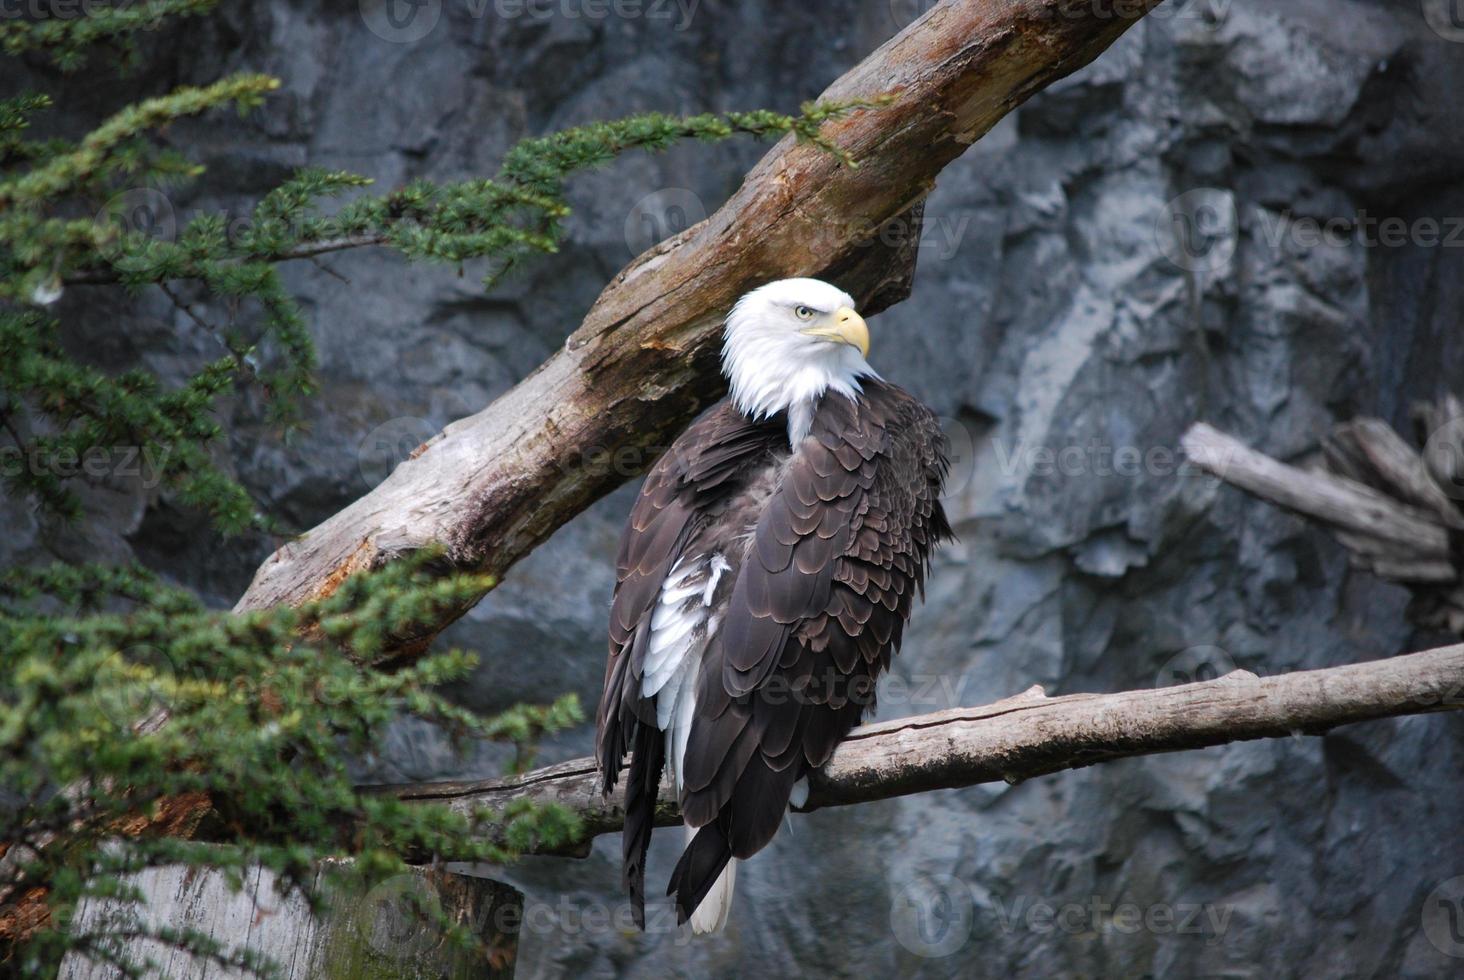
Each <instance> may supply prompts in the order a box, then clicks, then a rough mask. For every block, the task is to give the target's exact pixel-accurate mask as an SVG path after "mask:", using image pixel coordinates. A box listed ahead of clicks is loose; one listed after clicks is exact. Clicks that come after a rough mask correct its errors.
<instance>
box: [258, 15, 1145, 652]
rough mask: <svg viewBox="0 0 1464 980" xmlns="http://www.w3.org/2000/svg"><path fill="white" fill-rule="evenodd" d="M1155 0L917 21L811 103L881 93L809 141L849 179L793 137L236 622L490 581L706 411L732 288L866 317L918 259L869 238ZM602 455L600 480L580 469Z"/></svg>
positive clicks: (422, 634)
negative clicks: (419, 573)
mask: <svg viewBox="0 0 1464 980" xmlns="http://www.w3.org/2000/svg"><path fill="white" fill-rule="evenodd" d="M1158 2H1159V0H1141V2H1136V3H1133V4H1129V5H1127V6H1126V7H1125V8H1124V10H1123V11H1120V10H1118V9H1117V8H1116V7H1110V6H1109V5H1104V4H1074V3H1072V2H1071V0H1012V2H1006V3H1000V4H993V3H985V2H980V0H946V2H944V3H941V4H939V5H937V6H935V7H933V8H932V9H931V10H930V11H928V12H927V13H926V14H925V15H924V16H923V17H921V18H920V19H919V20H917V21H915V22H914V23H913V24H911V25H910V26H909V27H907V28H906V29H905V30H904V31H902V32H901V33H900V34H899V35H897V36H896V37H894V38H893V39H891V40H890V41H889V42H887V43H886V44H884V45H883V46H882V47H881V48H880V49H879V50H877V51H875V52H874V53H873V54H871V55H870V56H869V57H868V58H866V59H865V60H864V61H863V62H862V63H861V64H859V65H858V66H856V67H855V68H854V69H852V70H851V71H850V72H849V73H848V74H846V75H844V76H843V77H842V78H840V79H839V80H838V81H836V82H835V83H834V84H833V85H831V86H830V87H829V88H828V90H827V91H825V92H824V94H823V98H824V99H827V100H838V101H847V100H868V99H874V98H876V97H879V96H882V95H886V94H888V95H890V96H891V101H890V102H889V103H888V104H887V105H884V106H882V107H880V108H878V109H872V110H865V111H860V112H856V113H854V114H852V115H851V116H849V117H847V118H844V119H840V120H837V121H834V122H831V123H829V124H828V125H827V126H826V127H825V130H824V135H825V136H827V137H828V138H829V139H831V140H832V141H834V142H835V143H837V144H838V145H839V146H840V147H842V148H843V149H844V150H846V151H848V152H849V153H850V154H852V156H853V158H854V159H855V160H856V161H857V162H858V167H857V169H851V168H849V167H846V166H844V165H842V164H841V163H840V162H839V160H838V159H837V158H836V157H835V156H833V155H832V154H829V153H827V152H824V151H822V150H820V149H818V148H816V147H812V146H807V145H800V144H798V143H797V142H795V141H794V140H792V139H791V138H789V139H785V140H783V141H782V142H780V143H779V144H778V145H777V146H775V147H774V148H773V149H772V150H771V151H770V152H769V153H768V154H767V155H766V156H765V157H764V158H763V160H762V161H761V162H760V163H759V164H758V165H757V166H756V167H755V168H754V169H753V170H752V172H751V173H749V174H748V176H747V178H746V180H745V181H744V182H743V184H742V187H741V189H739V190H738V191H737V193H736V194H734V195H733V196H732V198H731V200H729V201H728V202H727V203H726V204H725V205H724V206H723V207H722V208H720V209H719V210H718V211H717V212H716V213H715V214H713V215H712V216H711V217H710V218H708V219H707V220H706V221H704V222H702V223H700V224H698V225H696V226H695V227H692V228H690V229H688V230H687V231H685V232H683V233H682V234H680V235H677V236H676V237H674V238H672V239H670V240H668V241H666V242H663V243H661V244H660V245H658V246H656V247H654V248H652V249H651V250H650V251H648V252H646V253H645V254H644V255H642V256H640V257H639V258H638V259H636V260H635V261H633V262H632V263H631V264H630V265H629V266H627V267H626V269H625V270H624V271H622V272H621V273H620V274H619V275H618V276H616V277H615V279H614V281H613V282H611V283H610V285H609V286H607V287H606V289H605V291H604V292H603V293H601V295H600V297H599V299H598V300H597V301H596V303H595V304H594V306H593V307H592V308H591V309H590V311H589V312H588V314H587V315H586V316H585V319H584V322H583V324H581V326H580V327H579V329H577V330H575V331H574V333H573V334H571V335H570V337H569V339H568V340H567V341H566V342H565V345H564V349H563V350H562V351H560V352H559V353H557V354H556V355H555V356H554V357H552V358H550V359H549V361H547V362H546V363H545V364H543V365H542V366H540V368H539V369H538V370H537V371H535V372H534V373H533V374H532V375H531V376H530V377H528V378H527V379H526V380H524V381H523V382H522V383H521V384H519V385H518V386H517V387H516V388H514V389H513V390H511V391H510V392H508V393H507V394H505V395H504V396H503V397H501V398H499V399H498V400H497V401H496V402H494V403H493V404H492V405H490V406H489V407H488V408H486V409H485V410H483V411H482V412H480V413H478V414H477V415H474V416H471V417H469V418H466V419H462V420H460V421H458V422H454V423H453V424H451V425H449V426H448V427H447V428H446V429H445V430H443V432H442V433H440V434H439V435H437V436H435V437H433V438H432V439H430V440H428V442H427V443H426V444H425V445H423V446H422V447H420V448H419V449H418V451H417V452H416V453H414V454H413V458H411V459H410V460H407V461H406V462H403V463H402V464H401V465H399V466H398V467H397V468H396V470H395V471H394V472H393V473H392V475H391V476H390V477H389V478H388V479H387V480H386V481H384V482H383V483H382V484H381V485H380V486H378V487H377V488H376V489H375V490H373V491H372V492H371V493H369V494H367V495H366V496H365V497H363V498H361V499H360V500H358V501H357V502H356V503H354V504H352V505H351V506H349V507H347V508H346V509H345V510H343V511H341V512H340V513H338V514H336V515H335V516H333V517H331V518H330V519H328V520H327V521H325V522H324V523H323V524H321V525H319V526H318V527H316V528H315V529H313V530H311V531H309V532H308V533H306V534H305V535H303V536H302V537H300V538H298V539H296V540H294V541H291V542H290V543H289V544H287V545H285V546H284V547H282V548H281V549H280V550H279V551H277V552H276V553H275V554H274V555H273V556H271V557H270V558H269V559H268V560H267V561H266V562H265V563H264V565H262V566H261V567H260V569H259V571H258V572H257V574H256V575H255V578H254V582H253V584H251V585H250V587H249V590H248V591H247V592H246V593H245V594H244V596H243V597H242V598H241V599H240V600H239V603H238V605H237V606H236V607H235V608H236V610H237V611H240V612H245V611H248V610H254V609H262V608H265V607H268V606H272V605H275V604H280V603H287V604H298V603H301V602H304V601H307V600H309V599H311V598H315V597H319V596H322V595H327V594H329V593H330V592H331V591H332V590H333V589H334V588H335V587H336V586H337V585H338V584H339V582H340V581H341V580H342V579H343V578H344V577H345V576H347V575H348V574H350V573H351V572H354V571H357V570H360V569H365V568H372V567H378V566H381V565H383V564H385V563H388V562H390V561H392V560H394V559H397V558H400V557H403V556H407V555H411V554H413V553H416V552H418V551H420V550H422V549H424V548H428V547H440V548H444V549H445V558H444V560H443V561H442V563H441V565H440V569H441V571H443V572H444V573H446V572H450V571H453V570H473V571H477V572H484V573H488V574H490V575H500V574H501V573H502V572H504V571H505V570H506V569H508V568H509V567H510V566H512V565H513V564H514V563H515V562H516V561H518V560H519V559H520V558H522V557H523V556H524V555H525V554H527V553H528V552H529V551H530V550H531V549H532V548H533V547H534V546H535V545H537V544H538V543H539V542H540V541H542V540H544V539H545V538H546V537H547V536H548V535H549V534H550V533H551V532H553V531H554V530H555V529H556V528H557V527H559V526H560V525H561V524H563V523H564V522H565V521H567V520H568V519H569V518H571V517H573V516H574V515H575V514H577V513H579V512H580V511H581V510H582V509H584V508H585V507H586V506H588V505H589V504H590V503H591V502H593V501H594V500H596V499H598V498H599V497H600V496H602V495H603V494H605V493H607V492H609V491H610V490H612V489H614V488H615V487H616V486H618V485H619V484H620V483H622V482H623V481H625V480H626V479H629V478H630V477H632V476H634V475H636V474H637V473H639V472H641V471H642V470H644V469H645V468H646V467H647V466H648V465H649V464H650V463H651V462H652V461H653V460H654V458H655V456H656V455H657V453H658V447H663V446H666V445H669V443H670V441H671V440H672V439H673V438H674V437H675V436H676V434H677V433H678V431H679V430H680V429H681V428H682V427H683V426H684V425H685V424H686V423H687V422H688V421H689V420H690V419H691V418H692V417H693V416H695V414H696V413H697V412H698V411H700V410H701V409H702V408H703V407H705V406H706V405H707V404H709V403H710V402H711V401H713V400H715V399H717V398H720V397H721V395H722V393H723V392H724V391H725V383H724V382H723V381H722V379H721V376H720V373H719V371H718V364H717V358H716V349H717V339H718V334H719V331H720V325H721V320H722V318H723V316H724V315H725V313H726V311H727V309H728V308H729V306H730V305H731V303H732V302H733V301H734V300H735V299H736V297H737V296H738V295H739V294H741V293H742V292H744V291H745V290H747V289H748V288H749V287H752V286H754V285H756V284H758V283H761V282H765V281H767V280H770V279H776V278H780V277H783V276H795V275H818V276H824V277H826V278H829V279H832V280H833V281H835V282H837V283H839V284H840V285H842V286H843V287H845V288H846V289H847V290H848V291H849V292H850V293H851V294H853V295H854V296H856V297H857V298H858V299H859V300H860V301H861V303H862V304H863V306H864V307H865V308H866V309H867V310H871V311H875V310H878V309H881V308H884V307H886V306H888V305H890V304H891V303H893V302H895V301H896V300H898V299H900V298H903V296H904V295H905V294H906V293H907V292H908V289H909V282H910V278H911V275H912V272H913V268H914V259H915V251H916V244H917V243H916V242H914V241H910V240H909V238H910V236H909V235H905V236H904V238H905V239H906V241H904V242H903V243H897V244H896V245H895V246H893V247H890V246H888V245H887V244H883V243H882V242H881V239H882V237H883V236H880V235H879V234H877V231H878V229H880V228H881V227H882V226H884V225H885V224H886V223H887V222H889V221H890V220H891V219H894V218H896V217H898V216H900V215H902V214H904V213H906V212H908V211H909V210H910V209H911V208H912V206H915V205H917V204H918V203H919V202H921V201H922V200H923V199H924V197H925V195H926V194H927V193H928V192H929V191H930V189H931V187H932V186H933V185H934V181H935V178H936V175H937V174H939V173H940V171H941V170H942V169H943V168H944V167H945V166H946V164H948V163H950V162H951V161H952V160H954V159H955V158H956V157H958V156H959V155H960V154H961V153H962V152H963V151H964V150H965V149H966V147H968V146H970V145H971V144H972V143H973V142H975V141H976V139H977V138H979V137H980V136H981V135H982V134H983V133H985V132H986V131H987V130H989V129H990V128H991V127H992V125H994V124H995V123H996V121H997V120H999V119H1000V118H1001V117H1002V116H1004V115H1006V114H1007V113H1008V112H1009V111H1011V110H1012V109H1013V108H1015V107H1016V106H1017V105H1019V104H1020V103H1021V102H1023V101H1024V100H1025V99H1026V98H1027V97H1028V96H1030V95H1032V94H1033V93H1034V92H1037V91H1039V90H1040V89H1041V88H1042V87H1043V86H1045V85H1047V84H1048V83H1050V82H1052V81H1054V80H1055V79H1058V78H1060V77H1062V76H1064V75H1067V74H1069V73H1070V72H1072V71H1074V70H1075V69H1077V68H1080V67H1082V66H1083V65H1085V64H1087V63H1088V62H1089V61H1091V60H1092V59H1093V58H1094V57H1095V56H1096V55H1097V54H1099V53H1100V52H1101V51H1103V50H1104V49H1105V48H1106V47H1107V46H1108V45H1109V44H1111V43H1112V42H1113V41H1114V40H1115V39H1116V38H1118V37H1119V35H1121V34H1122V33H1123V32H1124V31H1125V30H1126V29H1127V28H1128V27H1129V26H1131V25H1132V24H1133V23H1134V22H1135V21H1136V20H1137V19H1138V18H1139V17H1140V16H1142V15H1143V14H1144V13H1145V12H1146V11H1147V10H1149V9H1150V8H1152V7H1154V6H1157V5H1158ZM875 332H876V335H877V334H878V328H877V327H876V331H875ZM876 342H877V340H876ZM607 452H608V453H614V454H615V455H614V459H615V460H616V464H615V465H613V466H601V465H596V463H597V461H598V460H600V459H601V458H602V457H603V455H604V454H606V453H607ZM460 612H461V610H458V611H457V613H459V614H460ZM446 625H447V621H439V622H433V623H425V624H421V627H420V628H419V629H417V630H416V631H414V633H413V635H411V636H406V637H401V638H398V641H397V642H396V644H395V645H394V650H395V651H396V652H397V653H399V654H401V655H406V656H410V655H412V654H414V653H416V652H418V651H420V650H421V649H423V648H425V646H426V645H427V643H429V642H430V640H431V638H432V637H433V636H434V635H435V634H436V633H437V632H438V631H439V630H440V629H441V628H443V627H444V626H446Z"/></svg>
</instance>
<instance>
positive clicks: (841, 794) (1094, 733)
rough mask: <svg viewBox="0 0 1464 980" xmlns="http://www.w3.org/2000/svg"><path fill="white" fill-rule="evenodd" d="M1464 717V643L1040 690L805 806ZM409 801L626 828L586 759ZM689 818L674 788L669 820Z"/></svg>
mask: <svg viewBox="0 0 1464 980" xmlns="http://www.w3.org/2000/svg"><path fill="white" fill-rule="evenodd" d="M1460 708H1464V645H1459V646H1450V647H1441V648H1439V649H1436V650H1427V651H1424V652H1422V653H1412V654H1405V655H1401V656H1396V657H1391V658H1389V659H1386V660H1375V661H1370V662H1368V663H1361V664H1350V665H1348V666H1344V667H1329V668H1326V669H1324V670H1308V671H1298V672H1295V673H1290V674H1280V675H1277V676H1275V677H1257V676H1256V675H1254V674H1251V673H1249V672H1247V671H1234V672H1232V673H1230V674H1227V675H1225V676H1223V677H1219V678H1216V679H1215V680H1210V681H1202V682H1200V683H1195V684H1184V685H1180V686H1176V687H1165V688H1157V689H1153V690H1138V691H1125V692H1123V693H1120V694H1069V695H1064V696H1062V697H1055V698H1050V697H1047V696H1046V695H1045V694H1044V693H1043V692H1042V689H1041V688H1038V687H1034V688H1032V689H1030V690H1028V691H1026V692H1025V693H1023V694H1019V695H1017V696H1016V697H1012V698H1007V699H1006V700H1004V701H998V702H996V703H995V704H989V705H986V706H984V707H980V708H954V709H951V710H947V711H939V712H935V713H933V714H927V715H918V716H915V717H911V718H901V719H899V720H897V721H889V722H883V723H880V724H872V725H864V726H862V727H860V728H856V729H855V730H854V731H853V732H852V733H850V735H849V737H848V738H847V739H845V740H844V742H843V743H842V744H840V745H839V747H838V748H837V749H836V750H835V751H834V755H833V758H832V759H830V760H829V763H828V765H827V766H825V767H824V768H823V769H821V770H819V771H818V772H816V773H815V774H813V776H812V777H811V778H810V780H809V783H810V786H809V790H810V792H809V797H808V802H807V804H806V805H805V806H803V807H802V808H801V809H802V810H804V811H809V810H816V809H819V808H821V807H829V806H847V805H850V804H855V803H867V802H870V801H872V800H883V799H888V798H890V797H894V796H908V795H910V794H913V793H924V792H928V791H930V790H937V789H950V788H953V787H958V786H971V785H975V784H977V783H987V782H997V781H1002V780H1004V781H1006V782H1009V783H1015V782H1019V781H1021V780H1024V779H1030V778H1032V777H1034V776H1042V775H1046V774H1049V773H1054V772H1059V771H1061V770H1064V769H1079V768H1082V767H1085V766H1090V765H1093V764H1095V763H1099V762H1107V761H1109V760H1111V759H1121V758H1127V757H1130V756H1138V755H1153V754H1156V753H1160V752H1176V751H1180V750H1183V749H1197V748H1204V747H1207V746H1213V745H1223V744H1225V743H1227V742H1238V741H1246V740H1250V739H1258V738H1284V737H1288V736H1291V735H1300V734H1306V735H1320V734H1322V733H1324V732H1326V731H1329V730H1330V729H1332V728H1335V727H1337V726H1338V725H1347V724H1353V723H1355V722H1360V721H1370V720H1375V719H1379V718H1387V717H1392V716H1396V715H1410V714H1422V713H1425V712H1431V711H1454V710H1458V709H1460ZM378 790H379V791H380V792H389V793H394V794H395V795H397V796H399V797H400V798H402V799H407V800H422V801H428V800H430V801H432V802H436V803H445V804H448V805H449V806H451V807H453V808H454V809H459V810H463V811H472V810H474V809H476V808H479V807H490V808H498V807H502V806H505V805H507V804H508V803H510V802H513V801H515V800H520V799H530V800H533V801H535V802H538V803H557V804H560V805H562V806H565V807H567V808H569V809H570V810H573V811H574V812H575V813H577V814H578V815H579V816H580V818H581V820H582V821H583V822H584V828H585V836H584V837H583V838H582V839H581V840H579V841H577V842H576V843H575V844H573V845H571V846H568V847H561V848H556V849H552V850H551V849H545V851H542V852H541V853H562V854H585V853H588V850H589V844H590V839H591V838H593V837H595V836H596V835H599V834H606V833H611V832H614V831H617V830H619V829H620V827H621V826H622V823H623V821H624V818H625V810H624V806H623V802H622V797H621V794H620V793H619V792H617V793H616V794H614V795H613V796H612V797H610V798H609V799H606V798H605V797H603V796H601V794H600V792H599V786H598V782H597V777H596V772H595V762H594V760H593V759H575V760H573V761H570V762H564V763H561V764H559V765H556V766H549V767H547V768H544V769H540V770H537V771H535V772H531V773H528V774H527V775H524V776H520V777H518V778H516V779H510V780H490V781H485V782H463V783H419V784H414V785H408V786H386V787H379V788H378ZM679 822H680V813H679V810H678V808H677V804H676V795H675V793H674V791H673V790H672V788H671V787H670V785H669V784H666V783H663V784H662V787H661V798H660V802H659V804H658V806H657V823H658V824H661V825H670V824H675V823H679Z"/></svg>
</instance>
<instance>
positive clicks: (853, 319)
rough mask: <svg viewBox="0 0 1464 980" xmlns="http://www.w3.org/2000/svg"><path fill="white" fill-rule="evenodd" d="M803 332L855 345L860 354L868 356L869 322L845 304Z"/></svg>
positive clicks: (811, 335)
mask: <svg viewBox="0 0 1464 980" xmlns="http://www.w3.org/2000/svg"><path fill="white" fill-rule="evenodd" d="M803 333H805V334H807V335H808V336H810V337H822V338H823V339H824V340H832V341H835V342H837V343H841V344H848V345H849V346H851V347H857V348H859V353H860V354H862V355H864V356H865V357H868V356H869V324H867V323H865V322H864V317H862V316H860V315H859V314H858V313H855V312H854V311H853V310H851V309H850V308H849V307H847V306H841V307H839V308H838V309H837V310H835V311H834V312H832V313H829V314H827V315H826V316H824V317H823V319H822V320H821V321H820V322H819V323H818V324H816V325H814V326H812V327H809V328H808V329H807V330H805V331H803Z"/></svg>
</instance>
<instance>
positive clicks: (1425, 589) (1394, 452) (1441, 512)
mask: <svg viewBox="0 0 1464 980" xmlns="http://www.w3.org/2000/svg"><path fill="white" fill-rule="evenodd" d="M1413 414H1414V421H1415V423H1416V428H1417V431H1416V433H1415V439H1416V442H1417V444H1418V448H1415V446H1413V445H1410V444H1409V443H1408V441H1407V440H1405V439H1404V438H1403V437H1402V436H1400V435H1399V434H1398V433H1396V432H1395V431H1393V429H1392V428H1391V427H1389V426H1388V424H1387V423H1385V422H1383V421H1382V420H1381V419H1375V418H1359V419H1355V420H1353V421H1351V422H1346V423H1343V424H1342V425H1339V426H1337V427H1335V428H1334V429H1333V430H1332V432H1331V434H1330V435H1328V436H1327V437H1326V438H1325V439H1324V440H1323V441H1322V461H1321V465H1320V466H1317V467H1314V468H1311V469H1302V468H1300V467H1297V466H1292V465H1289V464H1287V463H1283V462H1280V461H1279V460H1275V459H1272V458H1270V457H1269V456H1266V455H1265V454H1264V453H1261V452H1258V451H1256V450H1254V449H1251V448H1249V447H1247V446H1246V445H1244V444H1243V443H1241V442H1240V441H1239V440H1237V439H1235V438H1234V437H1232V436H1229V435H1226V434H1225V433H1223V432H1220V431H1218V430H1217V429H1215V428H1213V427H1211V426H1209V425H1206V424H1204V423H1200V424H1198V425H1195V426H1193V427H1192V428H1191V429H1190V430H1189V432H1187V433H1186V434H1185V436H1184V439H1183V440H1182V446H1183V448H1184V451H1185V453H1186V455H1188V457H1189V459H1190V460H1191V462H1193V463H1194V464H1195V465H1196V466H1198V467H1199V468H1200V469H1202V470H1204V471H1206V472H1208V473H1211V474H1213V475H1215V476H1217V477H1219V478H1220V479H1222V480H1224V481H1225V482H1226V483H1229V484H1232V485H1233V486H1236V487H1238V488H1240V489H1242V490H1245V491H1246V492H1248V493H1251V494H1254V495H1256V496H1258V497H1261V498H1263V499H1265V500H1269V501H1271V502H1272V503H1275V504H1278V505H1280V506H1282V507H1285V508H1286V509H1288V510H1291V511H1294V512H1295V513H1298V514H1300V515H1302V516H1303V517H1306V518H1308V519H1310V520H1313V521H1316V522H1318V523H1320V524H1322V525H1323V526H1325V527H1326V528H1328V529H1329V530H1330V531H1331V532H1332V533H1333V534H1334V535H1335V536H1336V538H1337V540H1338V541H1340V542H1341V543H1342V544H1343V546H1345V547H1346V548H1347V549H1348V551H1349V552H1350V553H1351V557H1352V561H1353V564H1355V565H1356V566H1358V567H1359V568H1364V569H1367V570H1368V571H1370V572H1372V573H1373V574H1374V575H1377V576H1378V577H1379V578H1384V579H1387V580H1389V581H1392V582H1397V583H1399V584H1401V585H1403V586H1405V587H1407V588H1408V589H1409V591H1410V592H1412V594H1413V600H1412V602H1411V603H1410V605H1409V609H1408V616H1409V619H1410V620H1412V621H1413V622H1414V623H1416V624H1417V625H1419V626H1421V627H1423V628H1424V629H1430V630H1439V631H1443V632H1448V633H1454V634H1456V635H1464V508H1461V504H1464V404H1461V403H1460V401H1459V399H1457V398H1455V397H1453V396H1446V397H1444V398H1442V399H1440V400H1439V401H1437V402H1434V403H1427V404H1421V405H1419V406H1418V407H1417V408H1415V410H1414V413H1413Z"/></svg>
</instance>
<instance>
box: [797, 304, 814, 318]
mask: <svg viewBox="0 0 1464 980" xmlns="http://www.w3.org/2000/svg"><path fill="white" fill-rule="evenodd" d="M793 315H794V316H796V317H797V318H798V319H800V320H812V319H813V310H812V309H810V308H809V307H807V306H798V307H795V308H794V310H793Z"/></svg>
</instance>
